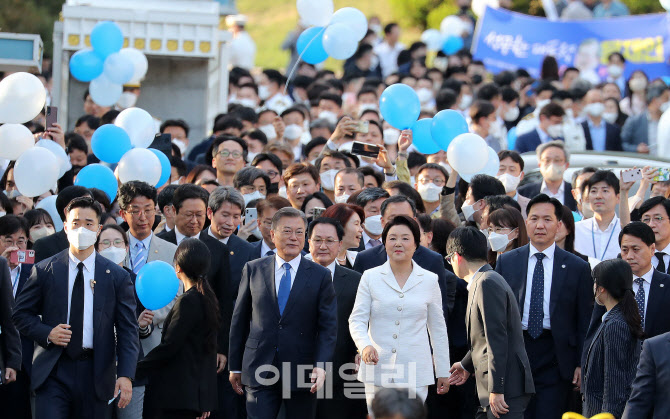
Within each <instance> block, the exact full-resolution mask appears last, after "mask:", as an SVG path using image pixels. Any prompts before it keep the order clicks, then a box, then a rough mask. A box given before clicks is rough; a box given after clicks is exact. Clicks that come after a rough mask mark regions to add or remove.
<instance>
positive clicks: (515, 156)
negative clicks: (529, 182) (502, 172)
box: [498, 150, 524, 172]
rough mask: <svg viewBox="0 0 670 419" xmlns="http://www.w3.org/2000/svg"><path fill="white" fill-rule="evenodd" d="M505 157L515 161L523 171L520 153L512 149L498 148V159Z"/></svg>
mask: <svg viewBox="0 0 670 419" xmlns="http://www.w3.org/2000/svg"><path fill="white" fill-rule="evenodd" d="M506 158H510V159H512V161H513V162H514V163H517V164H518V165H519V167H520V168H521V171H522V172H523V166H524V161H523V159H522V158H521V154H519V153H518V152H517V151H514V150H500V151H499V152H498V160H500V161H503V160H504V159H506Z"/></svg>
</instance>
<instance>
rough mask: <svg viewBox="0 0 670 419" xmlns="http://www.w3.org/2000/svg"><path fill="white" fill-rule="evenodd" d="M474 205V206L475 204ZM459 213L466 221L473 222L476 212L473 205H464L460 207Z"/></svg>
mask: <svg viewBox="0 0 670 419" xmlns="http://www.w3.org/2000/svg"><path fill="white" fill-rule="evenodd" d="M475 204H476V202H475ZM461 212H462V213H463V216H464V217H465V220H466V221H475V217H474V216H475V212H477V211H475V208H474V204H472V205H465V204H464V205H463V206H462V207H461Z"/></svg>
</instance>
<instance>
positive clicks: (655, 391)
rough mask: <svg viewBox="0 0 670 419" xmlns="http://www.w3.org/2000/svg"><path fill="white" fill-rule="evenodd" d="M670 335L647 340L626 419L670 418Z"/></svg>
mask: <svg viewBox="0 0 670 419" xmlns="http://www.w3.org/2000/svg"><path fill="white" fill-rule="evenodd" d="M668 371H670V333H664V334H662V335H658V336H656V337H653V338H650V339H647V340H645V341H644V343H643V344H642V353H641V354H640V362H639V363H638V366H637V376H636V377H635V380H633V384H632V386H631V387H632V391H631V393H630V398H629V399H628V403H626V410H624V412H623V416H622V417H621V418H622V419H663V418H668V417H670V398H669V397H668V388H670V374H668Z"/></svg>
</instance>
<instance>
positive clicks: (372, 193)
mask: <svg viewBox="0 0 670 419" xmlns="http://www.w3.org/2000/svg"><path fill="white" fill-rule="evenodd" d="M389 196H390V195H389V193H388V192H386V191H385V190H384V189H382V188H365V189H363V190H361V192H360V193H359V194H358V196H357V197H356V205H358V206H359V207H361V208H365V206H366V205H367V204H369V203H370V202H372V201H376V200H378V199H379V198H388V197H389Z"/></svg>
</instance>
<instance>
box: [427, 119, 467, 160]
mask: <svg viewBox="0 0 670 419" xmlns="http://www.w3.org/2000/svg"><path fill="white" fill-rule="evenodd" d="M430 132H431V134H433V141H435V143H436V144H437V145H438V146H440V148H441V149H442V150H444V151H447V148H448V147H449V144H450V143H451V140H453V139H454V138H456V137H457V136H459V135H461V134H465V133H466V132H468V123H467V122H466V121H465V118H463V115H461V114H460V113H458V112H456V111H454V110H451V109H445V110H443V111H440V112H438V113H437V115H435V116H434V117H433V126H432V127H431V128H430Z"/></svg>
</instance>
